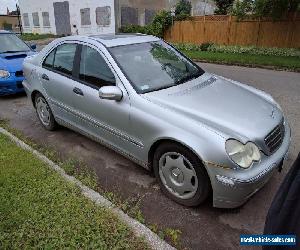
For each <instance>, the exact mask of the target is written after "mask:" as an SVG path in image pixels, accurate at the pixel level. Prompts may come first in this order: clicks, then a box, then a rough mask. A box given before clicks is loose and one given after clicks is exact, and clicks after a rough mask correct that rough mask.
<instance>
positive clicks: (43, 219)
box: [0, 134, 148, 249]
mask: <svg viewBox="0 0 300 250" xmlns="http://www.w3.org/2000/svg"><path fill="white" fill-rule="evenodd" d="M28 248H35V249H37V248H39V249H44V248H46V249H63V248H64V249H65V248H71V249H147V248H148V247H147V245H146V244H145V243H144V241H143V240H142V239H140V238H137V237H135V236H134V235H133V233H132V231H131V230H130V229H129V228H128V227H127V226H126V225H125V224H124V223H122V222H121V221H120V220H119V219H118V218H117V217H116V216H115V215H114V214H113V213H111V212H110V211H109V210H107V209H105V208H101V207H99V206H96V205H95V204H94V203H93V202H91V201H89V200H88V199H86V198H85V197H83V196H82V195H81V193H80V190H79V188H77V187H76V186H74V185H73V184H70V183H68V182H66V181H65V180H64V179H63V178H62V177H60V176H59V175H58V174H57V173H56V172H54V171H53V170H51V169H50V168H48V166H46V165H45V163H43V162H41V161H40V160H38V159H37V158H36V157H34V156H33V155H32V154H30V153H28V152H27V151H25V150H23V149H21V148H19V147H18V146H16V145H15V144H14V143H12V142H11V141H10V140H9V139H8V138H7V137H6V136H4V135H2V134H0V249H28Z"/></svg>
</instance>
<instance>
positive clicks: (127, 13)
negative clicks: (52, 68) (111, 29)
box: [121, 7, 139, 26]
mask: <svg viewBox="0 0 300 250" xmlns="http://www.w3.org/2000/svg"><path fill="white" fill-rule="evenodd" d="M129 24H135V25H138V24H139V17H138V9H137V8H132V7H121V25H122V26H125V25H129Z"/></svg>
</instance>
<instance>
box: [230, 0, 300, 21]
mask: <svg viewBox="0 0 300 250" xmlns="http://www.w3.org/2000/svg"><path fill="white" fill-rule="evenodd" d="M299 7H300V4H299V0H237V1H236V2H235V4H234V7H233V11H232V13H233V15H235V16H238V18H243V17H244V16H245V15H246V14H247V13H249V12H251V13H252V14H253V15H254V16H256V17H272V18H273V19H279V18H281V17H282V16H283V15H284V14H287V13H289V12H295V11H299Z"/></svg>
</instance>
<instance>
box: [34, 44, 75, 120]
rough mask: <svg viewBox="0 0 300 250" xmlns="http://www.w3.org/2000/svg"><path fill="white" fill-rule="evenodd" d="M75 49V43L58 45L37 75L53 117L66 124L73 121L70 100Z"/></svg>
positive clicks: (72, 87)
mask: <svg viewBox="0 0 300 250" xmlns="http://www.w3.org/2000/svg"><path fill="white" fill-rule="evenodd" d="M76 49H77V44H76V43H64V44H61V45H58V46H57V47H56V48H55V49H54V50H52V52H51V53H49V54H48V56H47V57H46V58H45V60H44V62H43V67H42V70H41V71H40V73H39V78H40V81H41V82H42V85H43V88H44V89H45V91H46V94H47V96H46V97H47V100H48V102H49V104H50V106H51V108H52V111H53V113H54V115H55V116H56V117H58V118H60V119H62V120H65V121H68V122H72V121H73V120H74V114H73V113H72V110H73V104H72V101H71V99H72V94H73V89H74V85H75V82H74V80H73V74H74V72H73V68H74V61H75V55H76Z"/></svg>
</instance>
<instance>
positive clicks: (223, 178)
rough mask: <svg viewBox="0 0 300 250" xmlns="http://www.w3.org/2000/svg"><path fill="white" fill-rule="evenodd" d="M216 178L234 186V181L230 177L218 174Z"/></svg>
mask: <svg viewBox="0 0 300 250" xmlns="http://www.w3.org/2000/svg"><path fill="white" fill-rule="evenodd" d="M216 179H217V180H218V181H219V182H221V183H223V184H224V185H226V186H231V187H232V186H234V181H233V180H232V179H230V178H228V177H225V176H221V175H216Z"/></svg>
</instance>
